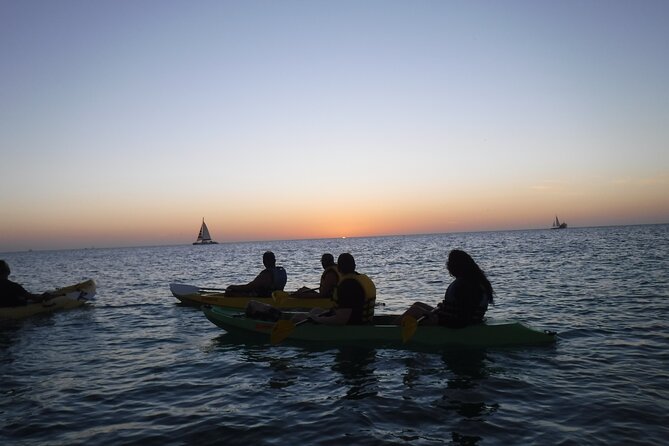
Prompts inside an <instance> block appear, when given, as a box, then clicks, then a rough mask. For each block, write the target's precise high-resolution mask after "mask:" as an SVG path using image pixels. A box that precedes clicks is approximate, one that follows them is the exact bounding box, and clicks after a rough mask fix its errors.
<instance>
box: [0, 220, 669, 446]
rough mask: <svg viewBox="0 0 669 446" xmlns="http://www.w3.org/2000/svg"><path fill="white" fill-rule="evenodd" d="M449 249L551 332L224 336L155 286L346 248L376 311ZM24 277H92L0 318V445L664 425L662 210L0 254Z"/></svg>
mask: <svg viewBox="0 0 669 446" xmlns="http://www.w3.org/2000/svg"><path fill="white" fill-rule="evenodd" d="M453 248H462V249H465V250H466V251H468V252H469V253H470V254H472V256H473V257H474V258H475V259H476V260H477V261H478V263H479V264H480V265H481V266H482V268H483V269H484V270H485V271H486V272H487V273H488V275H489V278H490V280H491V282H492V284H493V286H494V288H495V290H496V305H495V306H494V307H492V308H491V310H490V311H489V312H488V316H489V317H492V318H495V319H511V320H518V321H521V322H524V323H526V324H529V325H531V326H534V327H537V328H541V329H550V330H554V331H557V332H558V333H559V339H558V342H557V344H556V345H555V346H551V347H532V348H529V347H522V348H509V349H498V350H473V351H449V350H444V351H416V350H413V351H412V350H394V349H383V348H376V349H374V348H371V349H370V348H364V347H360V348H353V347H347V348H321V349H319V348H314V347H309V348H307V347H303V346H299V345H294V344H293V345H291V344H282V345H279V346H270V345H268V344H266V343H262V342H260V341H254V342H241V341H240V340H239V338H232V337H230V335H228V334H227V333H226V332H225V331H223V330H221V329H219V328H217V327H216V326H214V325H213V324H211V323H210V322H209V321H208V320H207V319H206V318H205V317H204V316H203V315H202V313H201V312H200V311H199V310H197V309H194V308H190V307H184V306H181V305H179V304H178V303H177V300H176V299H175V298H174V297H173V296H172V295H171V294H170V291H169V287H168V285H169V283H170V282H173V281H181V282H185V283H192V284H197V285H200V286H205V285H206V286H211V287H223V286H226V285H229V284H231V283H240V282H246V281H248V280H250V279H251V278H252V277H254V276H255V274H256V273H257V272H258V271H259V270H260V269H261V267H262V262H261V256H262V253H263V252H264V251H265V250H268V249H269V250H273V251H274V252H275V253H276V255H277V259H278V262H279V263H280V264H282V265H283V266H284V267H285V268H286V269H287V271H288V275H289V279H288V285H287V289H295V288H297V287H299V286H302V285H311V286H315V285H316V284H317V283H318V279H319V276H320V272H321V269H320V265H319V259H320V255H321V254H322V253H323V252H332V253H333V254H334V255H335V257H336V256H337V255H338V254H340V253H342V252H351V253H352V254H353V255H354V256H355V258H356V261H357V263H358V271H360V272H364V273H366V274H368V275H369V276H370V277H371V278H372V279H373V280H374V281H375V282H376V284H377V288H378V300H379V301H381V302H384V303H385V306H382V307H377V312H387V313H398V312H400V311H402V310H403V309H405V308H406V307H407V306H409V305H410V304H411V303H412V302H413V301H415V300H422V301H425V302H430V303H436V302H437V301H438V300H439V299H441V298H442V296H443V293H444V290H445V289H446V286H447V285H448V283H449V281H450V279H449V277H448V275H447V273H446V270H445V259H446V256H447V254H448V252H449V251H450V250H451V249H453ZM0 258H4V259H5V260H7V261H8V262H9V263H10V265H11V267H12V271H13V275H12V278H13V279H14V280H16V281H18V282H21V283H23V284H24V285H25V286H26V288H28V289H29V290H31V291H33V292H41V291H44V290H46V289H50V288H53V287H56V286H62V285H66V284H71V283H75V282H78V281H80V280H82V279H86V278H93V279H95V280H96V282H97V284H98V295H97V297H96V300H95V302H94V303H93V305H91V306H90V307H88V308H84V309H76V310H72V311H69V312H62V313H57V314H54V315H50V316H42V317H34V318H32V319H29V320H25V321H20V322H11V323H7V322H3V323H2V326H1V327H2V328H0V376H1V379H0V427H1V431H0V444H3V445H12V444H21V445H73V444H142V445H149V444H160V445H167V444H176V445H181V444H197V445H206V444H249V445H262V444H267V445H288V444H324V445H340V444H352V445H380V444H407V445H440V444H482V445H490V444H504V445H507V444H523V445H524V444H541V445H548V444H550V445H556V444H566V445H571V444H574V445H576V444H578V445H581V444H605V445H611V444H621V445H622V444H657V445H659V444H666V442H667V438H669V427H667V425H668V424H669V422H668V420H669V415H668V414H669V225H654V226H628V227H608V228H583V229H581V228H574V229H567V230H560V231H551V230H538V231H512V232H486V233H463V234H442V235H424V236H402V237H379V238H358V239H330V240H308V241H284V242H263V243H236V244H221V245H216V246H170V247H151V248H128V249H89V250H73V251H48V252H22V253H5V254H2V255H0Z"/></svg>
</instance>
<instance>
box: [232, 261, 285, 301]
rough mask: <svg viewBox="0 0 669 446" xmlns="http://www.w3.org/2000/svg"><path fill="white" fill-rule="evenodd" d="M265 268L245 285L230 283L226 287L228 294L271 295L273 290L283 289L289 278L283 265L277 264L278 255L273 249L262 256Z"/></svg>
mask: <svg viewBox="0 0 669 446" xmlns="http://www.w3.org/2000/svg"><path fill="white" fill-rule="evenodd" d="M262 263H263V265H265V269H264V270H262V271H261V272H260V274H258V275H257V276H256V278H255V279H253V280H252V281H251V282H249V283H247V284H244V285H230V286H228V287H227V288H226V289H225V294H226V295H228V296H252V297H269V296H271V295H272V291H277V290H283V288H284V287H285V286H286V281H287V279H288V277H287V274H286V270H285V269H284V268H283V267H282V266H276V257H275V256H274V253H273V252H272V251H267V252H265V253H264V254H263V256H262Z"/></svg>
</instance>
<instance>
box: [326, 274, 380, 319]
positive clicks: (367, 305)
mask: <svg viewBox="0 0 669 446" xmlns="http://www.w3.org/2000/svg"><path fill="white" fill-rule="evenodd" d="M345 280H355V281H356V282H358V283H359V284H360V286H361V287H362V291H363V296H364V303H363V305H362V314H361V322H362V323H363V324H366V323H369V322H372V319H373V318H374V304H375V303H376V286H375V285H374V282H372V280H371V279H370V278H369V277H367V276H366V275H364V274H360V273H350V274H344V275H341V278H340V279H339V284H341V283H342V282H344V281H345ZM338 288H339V285H338V286H337V288H336V289H335V292H334V295H333V296H332V300H333V301H334V308H339V296H338V293H337V290H338Z"/></svg>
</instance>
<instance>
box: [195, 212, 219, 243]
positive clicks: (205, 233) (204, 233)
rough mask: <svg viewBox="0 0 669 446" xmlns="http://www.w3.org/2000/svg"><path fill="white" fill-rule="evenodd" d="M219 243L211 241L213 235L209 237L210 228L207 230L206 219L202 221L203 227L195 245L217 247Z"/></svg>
mask: <svg viewBox="0 0 669 446" xmlns="http://www.w3.org/2000/svg"><path fill="white" fill-rule="evenodd" d="M217 243H218V242H215V241H213V240H212V239H211V235H209V228H207V224H206V223H205V222H204V218H203V219H202V226H200V232H199V234H198V235H197V241H196V242H194V243H193V244H194V245H215V244H217Z"/></svg>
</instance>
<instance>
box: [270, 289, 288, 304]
mask: <svg viewBox="0 0 669 446" xmlns="http://www.w3.org/2000/svg"><path fill="white" fill-rule="evenodd" d="M289 297H290V293H289V292H288V291H283V290H276V291H272V299H274V302H275V303H276V304H279V305H281V304H282V303H283V302H285V300H286V299H288V298H289Z"/></svg>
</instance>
